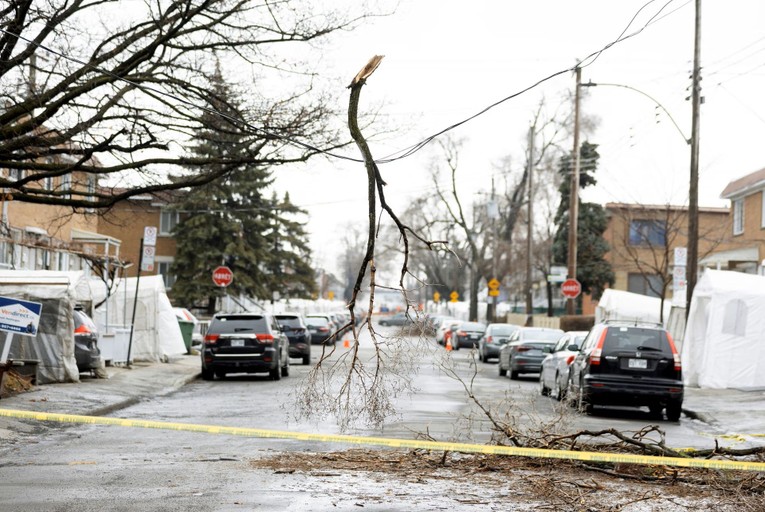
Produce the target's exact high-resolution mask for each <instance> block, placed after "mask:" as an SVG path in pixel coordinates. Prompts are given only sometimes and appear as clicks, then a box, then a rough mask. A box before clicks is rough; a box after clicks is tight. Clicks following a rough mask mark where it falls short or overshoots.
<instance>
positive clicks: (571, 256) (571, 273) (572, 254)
mask: <svg viewBox="0 0 765 512" xmlns="http://www.w3.org/2000/svg"><path fill="white" fill-rule="evenodd" d="M581 90H582V68H580V67H579V66H577V68H576V87H575V88H574V154H573V155H572V156H573V163H574V169H573V172H572V173H571V198H570V200H569V201H570V204H569V213H568V278H569V279H576V250H577V247H576V244H577V230H578V229H579V227H578V224H579V222H578V220H579V164H580V155H579V99H580V94H581ZM566 314H568V315H573V314H576V299H568V300H567V301H566Z"/></svg>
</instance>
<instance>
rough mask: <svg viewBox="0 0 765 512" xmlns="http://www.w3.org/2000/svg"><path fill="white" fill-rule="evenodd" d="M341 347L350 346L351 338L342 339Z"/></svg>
mask: <svg viewBox="0 0 765 512" xmlns="http://www.w3.org/2000/svg"><path fill="white" fill-rule="evenodd" d="M343 348H351V340H349V339H348V338H345V339H344V340H343Z"/></svg>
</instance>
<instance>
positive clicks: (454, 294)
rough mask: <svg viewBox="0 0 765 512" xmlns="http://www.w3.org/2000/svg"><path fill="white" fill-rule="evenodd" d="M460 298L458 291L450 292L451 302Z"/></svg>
mask: <svg viewBox="0 0 765 512" xmlns="http://www.w3.org/2000/svg"><path fill="white" fill-rule="evenodd" d="M459 298H460V294H459V293H457V292H456V291H453V292H452V293H450V294H449V302H457V299H459Z"/></svg>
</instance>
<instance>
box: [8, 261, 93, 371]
mask: <svg viewBox="0 0 765 512" xmlns="http://www.w3.org/2000/svg"><path fill="white" fill-rule="evenodd" d="M88 282H89V278H87V277H86V276H85V274H84V273H83V272H56V271H48V270H0V295H1V296H3V297H12V298H17V299H22V300H29V301H32V302H39V303H41V304H42V312H41V315H40V326H39V330H38V333H37V335H36V336H34V337H29V336H15V337H14V338H13V341H12V342H11V346H10V359H30V360H37V361H39V363H38V365H37V382H38V383H40V384H46V383H50V382H79V380H80V374H79V371H78V370H77V361H76V360H75V358H74V319H73V317H72V309H73V308H74V305H75V304H78V303H79V304H82V305H84V306H88V305H89V304H90V301H91V294H90V286H89V283H88ZM5 336H7V334H5V333H3V334H0V339H3V342H4V340H5Z"/></svg>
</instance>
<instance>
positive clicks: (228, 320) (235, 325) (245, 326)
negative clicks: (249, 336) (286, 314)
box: [207, 315, 268, 334]
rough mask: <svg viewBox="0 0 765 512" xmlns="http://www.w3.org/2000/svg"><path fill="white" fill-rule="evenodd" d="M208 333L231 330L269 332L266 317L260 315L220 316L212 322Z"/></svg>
mask: <svg viewBox="0 0 765 512" xmlns="http://www.w3.org/2000/svg"><path fill="white" fill-rule="evenodd" d="M207 332H208V334H222V333H230V332H268V323H267V322H266V318H265V317H264V316H260V315H251V316H242V315H237V316H219V317H216V318H214V319H213V321H212V322H211V323H210V328H209V329H207Z"/></svg>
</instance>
